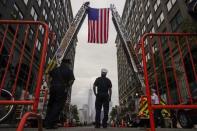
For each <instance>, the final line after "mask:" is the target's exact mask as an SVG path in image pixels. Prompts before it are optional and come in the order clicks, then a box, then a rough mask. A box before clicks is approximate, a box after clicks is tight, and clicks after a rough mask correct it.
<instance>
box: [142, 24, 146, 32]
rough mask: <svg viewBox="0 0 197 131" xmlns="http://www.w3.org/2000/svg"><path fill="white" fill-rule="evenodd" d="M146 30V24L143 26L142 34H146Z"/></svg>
mask: <svg viewBox="0 0 197 131" xmlns="http://www.w3.org/2000/svg"><path fill="white" fill-rule="evenodd" d="M145 31H146V26H145V25H144V26H143V28H142V34H144V32H145Z"/></svg>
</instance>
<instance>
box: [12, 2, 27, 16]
mask: <svg viewBox="0 0 197 131" xmlns="http://www.w3.org/2000/svg"><path fill="white" fill-rule="evenodd" d="M11 15H12V17H13V18H14V19H23V18H24V17H23V14H22V12H21V11H20V10H19V7H18V6H17V5H16V3H14V8H13V11H12V13H11Z"/></svg>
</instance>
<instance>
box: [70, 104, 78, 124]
mask: <svg viewBox="0 0 197 131" xmlns="http://www.w3.org/2000/svg"><path fill="white" fill-rule="evenodd" d="M71 113H72V115H73V119H75V120H76V121H78V120H79V113H78V109H77V105H71Z"/></svg>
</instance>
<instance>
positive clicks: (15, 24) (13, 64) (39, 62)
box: [0, 20, 49, 131]
mask: <svg viewBox="0 0 197 131" xmlns="http://www.w3.org/2000/svg"><path fill="white" fill-rule="evenodd" d="M48 34H49V29H48V25H46V24H45V23H43V22H35V21H14V20H0V94H1V93H2V91H3V90H6V91H7V92H9V93H10V94H11V96H12V97H13V99H8V98H6V96H5V97H4V99H1V100H0V105H2V106H3V105H15V106H18V105H23V106H26V105H28V106H30V108H31V109H32V112H26V114H25V115H23V118H22V119H21V122H20V124H19V126H18V129H17V130H18V131H19V130H20V131H21V130H23V128H24V123H25V122H26V120H27V118H28V117H29V116H33V117H36V118H37V119H38V120H39V121H40V115H39V114H38V113H37V109H38V103H39V95H40V88H41V84H42V75H43V71H44V64H45V59H46V50H47V43H48ZM9 93H8V94H9ZM1 97H3V96H2V95H1ZM40 128H41V127H40ZM40 130H42V129H40Z"/></svg>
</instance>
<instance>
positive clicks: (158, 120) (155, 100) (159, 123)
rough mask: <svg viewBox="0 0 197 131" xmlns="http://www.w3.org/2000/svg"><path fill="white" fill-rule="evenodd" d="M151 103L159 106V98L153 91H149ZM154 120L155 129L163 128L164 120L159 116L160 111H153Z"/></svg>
mask: <svg viewBox="0 0 197 131" xmlns="http://www.w3.org/2000/svg"><path fill="white" fill-rule="evenodd" d="M151 103H152V104H154V105H159V104H160V103H159V97H158V95H157V94H156V90H155V89H153V88H152V89H151ZM154 119H155V127H157V126H160V127H163V126H164V120H163V116H162V114H161V109H156V110H154Z"/></svg>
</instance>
